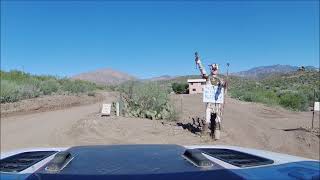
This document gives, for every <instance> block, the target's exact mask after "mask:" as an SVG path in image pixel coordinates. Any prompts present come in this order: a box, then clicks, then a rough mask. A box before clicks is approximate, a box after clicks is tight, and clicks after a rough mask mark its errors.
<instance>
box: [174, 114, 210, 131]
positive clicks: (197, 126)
mask: <svg viewBox="0 0 320 180" xmlns="http://www.w3.org/2000/svg"><path fill="white" fill-rule="evenodd" d="M191 119H192V123H181V122H179V123H177V126H181V127H182V128H183V129H187V130H188V131H190V132H191V133H193V134H200V132H201V130H202V126H203V124H204V120H203V119H200V118H199V117H192V118H191Z"/></svg>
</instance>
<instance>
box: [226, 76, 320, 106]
mask: <svg viewBox="0 0 320 180" xmlns="http://www.w3.org/2000/svg"><path fill="white" fill-rule="evenodd" d="M229 84H230V86H229V88H230V89H229V93H230V95H231V97H233V98H236V99H239V100H243V101H249V102H261V103H264V104H269V105H280V106H282V107H285V108H287V109H291V110H295V111H305V110H307V109H308V108H309V107H312V104H313V102H314V101H315V100H316V101H319V96H320V93H319V92H320V91H319V87H320V79H319V72H317V71H312V72H292V73H289V74H285V75H274V76H270V77H269V78H266V79H263V80H260V81H255V80H248V79H245V78H240V77H235V76H231V77H230V83H229ZM314 93H315V96H316V97H315V98H314Z"/></svg>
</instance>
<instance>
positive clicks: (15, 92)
mask: <svg viewBox="0 0 320 180" xmlns="http://www.w3.org/2000/svg"><path fill="white" fill-rule="evenodd" d="M19 89H20V87H19V86H18V85H17V84H15V83H12V82H10V81H7V80H1V93H0V101H1V103H5V102H15V101H18V100H19V98H20V97H19Z"/></svg>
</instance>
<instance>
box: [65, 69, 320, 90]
mask: <svg viewBox="0 0 320 180" xmlns="http://www.w3.org/2000/svg"><path fill="white" fill-rule="evenodd" d="M299 69H300V67H297V66H291V65H280V64H277V65H271V66H259V67H254V68H251V69H249V70H246V71H240V72H236V73H231V75H233V76H240V77H245V78H250V79H263V78H266V77H269V76H271V75H277V74H286V73H290V72H295V71H298V70H299ZM304 69H305V70H306V71H319V68H316V67H313V66H305V67H304ZM199 77H200V76H199ZM71 78H72V79H80V80H86V81H91V82H95V83H97V84H106V85H116V84H120V83H123V82H125V81H129V80H142V81H163V80H170V79H174V78H177V77H176V76H169V75H163V76H159V77H153V78H149V79H138V78H136V77H134V76H132V75H129V74H127V73H124V72H120V71H116V70H113V69H111V68H104V69H98V70H95V71H90V72H86V73H81V74H77V75H74V76H72V77H71Z"/></svg>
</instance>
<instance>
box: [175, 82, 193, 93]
mask: <svg viewBox="0 0 320 180" xmlns="http://www.w3.org/2000/svg"><path fill="white" fill-rule="evenodd" d="M171 86H172V90H173V91H174V92H175V93H176V94H186V93H187V92H188V87H189V85H188V83H177V82H174V83H172V85H171Z"/></svg>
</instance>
